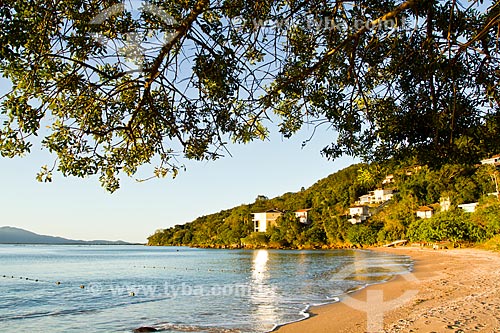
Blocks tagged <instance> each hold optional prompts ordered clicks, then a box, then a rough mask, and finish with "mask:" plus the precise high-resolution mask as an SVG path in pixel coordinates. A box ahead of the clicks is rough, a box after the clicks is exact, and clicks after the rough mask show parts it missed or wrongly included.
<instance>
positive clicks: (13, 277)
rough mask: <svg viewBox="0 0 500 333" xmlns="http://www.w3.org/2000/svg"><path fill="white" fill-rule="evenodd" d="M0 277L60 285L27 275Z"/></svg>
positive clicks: (82, 285)
mask: <svg viewBox="0 0 500 333" xmlns="http://www.w3.org/2000/svg"><path fill="white" fill-rule="evenodd" d="M1 277H3V278H6V279H19V280H25V281H32V282H40V283H50V284H55V285H56V286H60V285H61V284H62V283H61V281H56V282H53V281H46V280H41V279H32V278H29V277H23V276H14V275H5V274H4V275H1ZM79 288H80V289H85V285H84V284H81V285H79ZM132 294H134V293H131V295H130V296H135V294H134V295H132Z"/></svg>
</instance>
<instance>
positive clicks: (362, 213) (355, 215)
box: [348, 205, 370, 224]
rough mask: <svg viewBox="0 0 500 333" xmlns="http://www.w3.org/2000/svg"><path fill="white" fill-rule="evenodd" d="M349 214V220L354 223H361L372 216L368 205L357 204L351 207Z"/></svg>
mask: <svg viewBox="0 0 500 333" xmlns="http://www.w3.org/2000/svg"><path fill="white" fill-rule="evenodd" d="M349 215H350V216H351V218H350V219H349V220H348V221H349V222H351V223H352V224H356V223H361V222H364V221H366V219H367V218H369V217H370V212H369V209H368V206H366V205H357V206H353V207H350V208H349Z"/></svg>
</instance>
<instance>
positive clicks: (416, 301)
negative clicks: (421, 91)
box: [272, 247, 500, 333]
mask: <svg viewBox="0 0 500 333" xmlns="http://www.w3.org/2000/svg"><path fill="white" fill-rule="evenodd" d="M370 250H372V251H375V252H384V253H391V254H399V255H407V256H410V258H411V259H412V261H413V267H412V268H413V269H412V271H411V273H409V274H401V275H396V276H395V277H393V278H392V279H390V280H389V281H387V282H383V283H379V284H373V285H369V286H367V287H365V288H363V289H361V290H358V291H356V292H354V293H352V294H348V295H346V296H343V297H342V298H341V300H340V302H335V303H330V304H326V305H321V306H310V307H309V309H308V311H307V313H308V314H309V317H308V318H304V319H302V320H299V321H296V322H293V323H288V324H284V325H281V326H278V327H277V328H275V329H274V330H273V331H272V332H279V333H302V332H311V333H314V332H325V333H327V332H328V333H335V332H339V333H361V332H387V333H396V332H432V331H434V332H458V333H460V332H494V331H500V279H499V278H498V277H499V276H500V254H499V253H495V252H488V251H485V250H478V249H453V250H437V251H436V250H431V249H420V248H411V247H400V248H373V249H370ZM355 308H358V309H361V310H356V309H355ZM367 317H370V320H367Z"/></svg>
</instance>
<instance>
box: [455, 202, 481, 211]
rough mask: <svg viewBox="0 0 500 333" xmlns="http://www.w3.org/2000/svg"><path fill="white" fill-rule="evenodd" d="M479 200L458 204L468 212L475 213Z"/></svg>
mask: <svg viewBox="0 0 500 333" xmlns="http://www.w3.org/2000/svg"><path fill="white" fill-rule="evenodd" d="M477 204H478V203H477V202H471V203H466V204H461V205H458V208H462V209H463V210H464V212H466V213H474V212H475V211H476V206H477Z"/></svg>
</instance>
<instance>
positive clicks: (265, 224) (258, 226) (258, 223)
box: [252, 209, 281, 232]
mask: <svg viewBox="0 0 500 333" xmlns="http://www.w3.org/2000/svg"><path fill="white" fill-rule="evenodd" d="M252 215H253V227H254V228H253V230H254V231H255V232H266V231H267V228H269V227H271V226H272V225H273V224H275V223H276V220H277V219H278V217H280V216H281V212H280V211H278V210H274V209H272V210H268V211H267V212H261V213H252Z"/></svg>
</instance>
